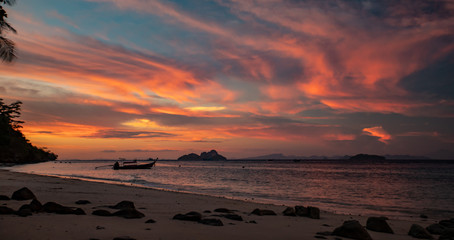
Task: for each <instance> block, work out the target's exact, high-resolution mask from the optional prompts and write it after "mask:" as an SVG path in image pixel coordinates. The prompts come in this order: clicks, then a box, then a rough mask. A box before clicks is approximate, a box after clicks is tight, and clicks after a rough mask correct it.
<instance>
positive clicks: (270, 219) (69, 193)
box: [0, 170, 441, 240]
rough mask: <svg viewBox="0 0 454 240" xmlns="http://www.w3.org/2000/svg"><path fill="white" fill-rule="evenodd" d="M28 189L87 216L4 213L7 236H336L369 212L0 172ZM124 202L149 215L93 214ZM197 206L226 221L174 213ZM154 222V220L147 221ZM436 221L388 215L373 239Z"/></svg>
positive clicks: (3, 181) (1, 178)
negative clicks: (228, 214) (302, 208)
mask: <svg viewBox="0 0 454 240" xmlns="http://www.w3.org/2000/svg"><path fill="white" fill-rule="evenodd" d="M22 187H27V188H29V189H30V190H31V191H32V192H33V193H34V194H35V196H36V198H37V199H38V200H39V201H40V202H41V203H42V204H44V203H46V202H56V203H59V204H61V205H63V206H70V207H79V208H82V209H83V210H84V212H85V213H86V215H72V214H71V215H59V214H54V213H45V212H40V213H33V215H32V216H27V217H20V216H17V215H14V214H10V215H0V236H1V239H4V240H14V239H85V240H88V239H115V238H118V237H123V238H124V239H127V238H125V237H129V238H130V239H317V238H321V239H338V238H339V237H337V236H322V235H320V234H317V233H318V232H327V231H333V230H334V229H335V228H336V227H339V226H341V225H342V223H343V222H344V221H346V220H352V219H355V220H358V221H359V222H360V223H361V224H362V225H363V226H365V225H366V221H367V217H368V216H346V215H338V214H332V213H328V212H325V211H323V209H321V213H320V219H311V218H307V217H291V216H284V215H283V214H282V212H283V210H284V209H285V208H286V207H285V206H278V205H266V204H258V203H252V202H245V201H238V200H230V199H225V198H217V197H210V196H202V195H195V194H187V193H178V192H168V191H161V190H154V189H146V188H138V187H133V186H123V185H111V184H105V183H97V182H87V181H80V180H76V179H63V178H57V177H48V176H39V175H32V174H23V173H13V172H9V171H6V170H0V195H6V196H10V197H11V195H12V194H13V192H14V191H16V190H18V189H20V188H22ZM78 200H88V201H90V203H89V204H85V205H78V204H76V203H75V202H76V201H78ZM123 200H128V201H132V202H134V205H135V207H136V209H137V210H138V211H140V212H141V213H143V214H144V215H145V217H143V218H139V219H125V218H122V217H117V216H108V217H104V216H95V215H92V212H93V211H94V210H100V209H104V210H107V211H110V212H113V211H114V210H113V209H109V208H107V207H105V206H112V205H115V204H117V203H119V202H121V201H123ZM30 201H31V200H25V201H17V200H0V206H5V207H9V208H12V209H14V210H17V209H19V208H20V207H21V206H22V205H24V204H28V203H30ZM301 205H304V203H301ZM217 208H227V209H230V210H235V211H234V213H235V214H237V215H240V216H241V217H242V218H243V220H242V221H235V220H230V219H227V218H225V217H220V216H212V215H219V213H216V212H214V210H215V209H217ZM256 208H259V209H268V210H273V211H274V212H276V213H277V216H257V215H251V214H250V213H251V212H252V211H253V210H254V209H256ZM191 211H197V212H199V213H202V215H203V217H204V218H214V219H219V220H221V221H222V223H223V226H210V225H204V224H201V223H197V222H191V221H181V220H174V219H173V217H174V216H175V215H176V214H185V213H188V212H191ZM208 211H210V212H208ZM149 219H153V220H154V221H155V223H146V221H147V220H149ZM438 220H441V219H438ZM435 221H436V220H433V219H429V220H427V219H421V218H415V220H414V221H402V220H393V219H389V220H388V223H389V225H390V226H391V228H392V229H393V230H394V234H388V233H380V232H374V231H370V230H368V232H369V234H370V235H371V237H372V239H391V240H392V239H414V238H412V237H411V236H408V235H407V234H408V231H409V229H410V226H411V225H412V224H413V223H416V224H420V225H421V226H423V227H426V226H428V225H429V224H431V223H434V222H435ZM316 236H317V237H316ZM342 239H343V238H342Z"/></svg>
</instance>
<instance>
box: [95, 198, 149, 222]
mask: <svg viewBox="0 0 454 240" xmlns="http://www.w3.org/2000/svg"><path fill="white" fill-rule="evenodd" d="M107 207H109V208H111V209H118V211H116V212H113V213H111V212H109V211H107V210H104V209H97V210H94V211H93V212H92V213H91V214H92V215H95V216H102V217H110V216H116V217H122V218H127V219H134V218H143V217H145V214H143V213H141V212H139V211H138V210H137V209H136V207H135V206H134V203H133V202H131V201H121V202H119V203H117V204H115V205H113V206H107Z"/></svg>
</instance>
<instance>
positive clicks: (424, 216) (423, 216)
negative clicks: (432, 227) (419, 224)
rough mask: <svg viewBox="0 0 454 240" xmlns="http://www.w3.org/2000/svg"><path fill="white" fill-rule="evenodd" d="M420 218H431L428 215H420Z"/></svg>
mask: <svg viewBox="0 0 454 240" xmlns="http://www.w3.org/2000/svg"><path fill="white" fill-rule="evenodd" d="M419 217H420V218H424V219H427V218H429V217H428V216H427V215H425V214H421V215H419Z"/></svg>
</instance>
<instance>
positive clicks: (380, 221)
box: [366, 217, 394, 234]
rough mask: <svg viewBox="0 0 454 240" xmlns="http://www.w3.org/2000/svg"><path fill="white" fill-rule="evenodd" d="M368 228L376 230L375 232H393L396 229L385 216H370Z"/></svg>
mask: <svg viewBox="0 0 454 240" xmlns="http://www.w3.org/2000/svg"><path fill="white" fill-rule="evenodd" d="M366 228H367V229H369V230H371V231H375V232H384V233H392V234H394V231H393V230H392V229H391V227H390V226H389V225H388V223H387V222H386V219H385V218H382V217H370V218H368V219H367V223H366Z"/></svg>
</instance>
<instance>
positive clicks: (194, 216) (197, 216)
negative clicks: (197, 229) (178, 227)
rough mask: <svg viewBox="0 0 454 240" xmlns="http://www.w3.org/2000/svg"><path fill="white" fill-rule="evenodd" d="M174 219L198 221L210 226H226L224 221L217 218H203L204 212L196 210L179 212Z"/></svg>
mask: <svg viewBox="0 0 454 240" xmlns="http://www.w3.org/2000/svg"><path fill="white" fill-rule="evenodd" d="M173 219H174V220H180V221H191V222H198V223H201V224H205V225H210V226H224V224H223V223H222V221H221V220H220V219H217V218H203V216H202V214H201V213H199V212H196V211H192V212H188V213H186V214H181V213H179V214H177V215H175V216H174V217H173Z"/></svg>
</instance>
